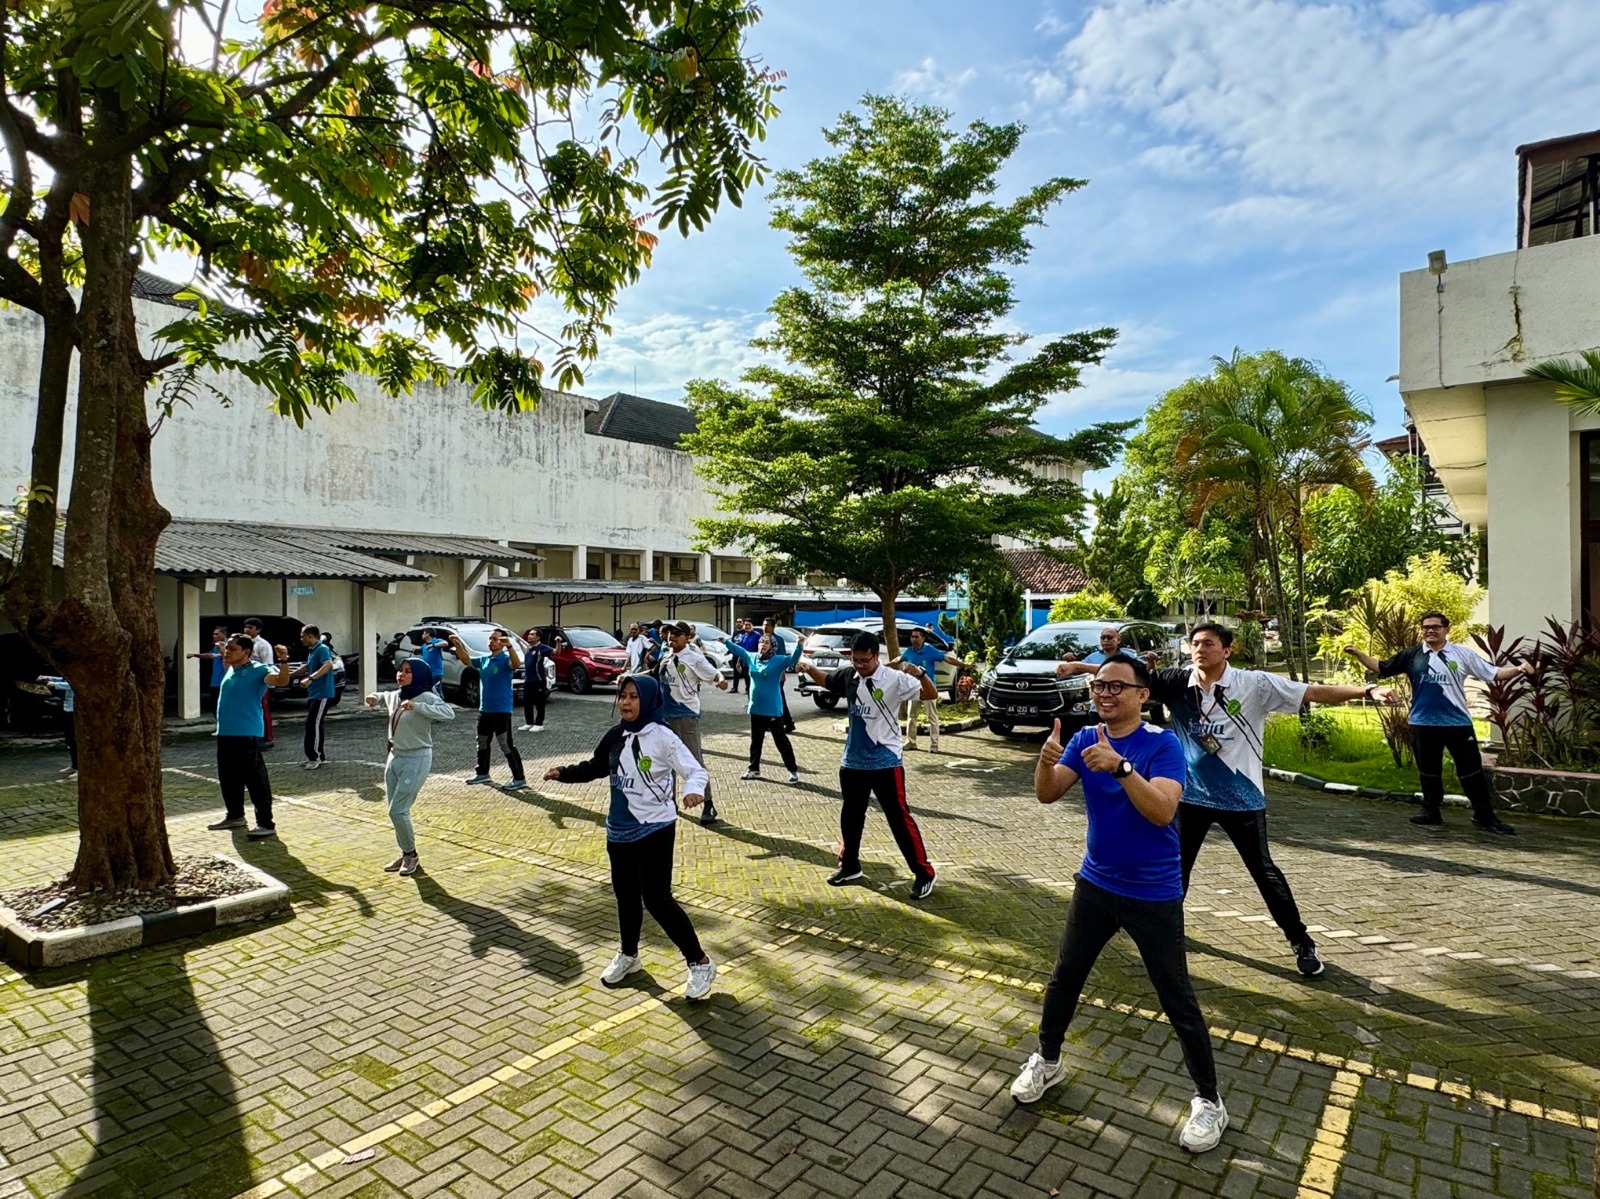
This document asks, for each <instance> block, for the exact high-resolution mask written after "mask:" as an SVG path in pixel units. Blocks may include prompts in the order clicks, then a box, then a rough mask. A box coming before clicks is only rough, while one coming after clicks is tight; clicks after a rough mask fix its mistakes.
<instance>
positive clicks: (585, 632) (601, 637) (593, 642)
mask: <svg viewBox="0 0 1600 1199" xmlns="http://www.w3.org/2000/svg"><path fill="white" fill-rule="evenodd" d="M566 637H567V640H568V641H569V642H570V643H571V644H572V646H573V648H575V649H621V648H622V642H620V641H618V640H617V639H616V638H615V637H613V636H612V635H611V634H610V633H608V632H606V631H605V630H604V629H567V630H566Z"/></svg>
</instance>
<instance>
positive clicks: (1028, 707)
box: [1011, 704, 1039, 716]
mask: <svg viewBox="0 0 1600 1199" xmlns="http://www.w3.org/2000/svg"><path fill="white" fill-rule="evenodd" d="M1011 714H1012V715H1013V716H1037V715H1038V714H1039V705H1038V704H1012V705H1011Z"/></svg>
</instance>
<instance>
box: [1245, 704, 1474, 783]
mask: <svg viewBox="0 0 1600 1199" xmlns="http://www.w3.org/2000/svg"><path fill="white" fill-rule="evenodd" d="M1316 712H1317V714H1318V715H1319V716H1326V717H1328V726H1327V727H1328V737H1327V744H1326V745H1319V746H1315V747H1308V746H1306V745H1305V744H1303V742H1302V740H1301V737H1300V720H1299V717H1296V716H1274V717H1272V719H1270V720H1269V721H1267V728H1266V733H1265V735H1264V736H1263V738H1262V748H1263V751H1264V752H1263V754H1262V757H1263V758H1264V759H1265V761H1266V763H1267V765H1268V766H1275V767H1277V768H1278V769H1279V770H1293V771H1297V772H1299V773H1301V774H1311V775H1315V776H1316V777H1317V778H1319V779H1326V780H1327V781H1328V782H1330V783H1352V784H1354V785H1355V786H1357V787H1382V788H1384V789H1385V790H1388V791H1415V790H1417V788H1418V786H1419V783H1418V781H1417V768H1416V766H1415V765H1414V764H1413V763H1412V762H1411V761H1410V760H1409V758H1408V760H1407V761H1406V764H1405V765H1404V766H1396V765H1395V764H1394V758H1393V756H1392V755H1391V754H1390V753H1389V747H1388V746H1387V745H1385V744H1384V740H1383V731H1382V730H1381V729H1380V728H1379V726H1378V716H1377V713H1376V712H1375V711H1374V710H1373V709H1371V708H1365V707H1363V708H1356V707H1328V708H1317V709H1316ZM1475 724H1476V727H1477V730H1478V739H1479V740H1480V741H1481V740H1484V739H1486V738H1487V737H1488V733H1489V728H1488V725H1486V724H1485V723H1484V722H1483V721H1481V720H1480V721H1477V722H1475ZM1444 789H1445V790H1446V791H1447V792H1450V793H1452V794H1457V795H1459V794H1460V793H1461V781H1460V780H1459V779H1458V778H1456V768H1455V764H1454V763H1453V762H1451V760H1450V758H1449V755H1446V756H1445V761H1444Z"/></svg>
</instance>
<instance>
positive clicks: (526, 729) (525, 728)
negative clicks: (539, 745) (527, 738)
mask: <svg viewBox="0 0 1600 1199" xmlns="http://www.w3.org/2000/svg"><path fill="white" fill-rule="evenodd" d="M517 732H519V733H531V732H533V726H532V725H531V724H519V725H518V726H517Z"/></svg>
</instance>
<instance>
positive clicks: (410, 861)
mask: <svg viewBox="0 0 1600 1199" xmlns="http://www.w3.org/2000/svg"><path fill="white" fill-rule="evenodd" d="M421 865H422V863H421V862H419V861H418V860H417V855H416V854H414V853H408V854H406V856H405V857H404V858H403V859H402V860H401V862H400V877H401V878H410V877H411V876H412V875H413V874H415V873H416V872H417V868H418V867H420V866H421Z"/></svg>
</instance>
